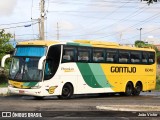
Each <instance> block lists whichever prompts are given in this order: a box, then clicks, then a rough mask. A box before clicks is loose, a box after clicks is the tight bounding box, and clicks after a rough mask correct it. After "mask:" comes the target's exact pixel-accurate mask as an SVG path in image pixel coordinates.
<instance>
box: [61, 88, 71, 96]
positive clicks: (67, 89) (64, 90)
mask: <svg viewBox="0 0 160 120" xmlns="http://www.w3.org/2000/svg"><path fill="white" fill-rule="evenodd" d="M62 91H63V95H64V96H69V94H70V89H69V88H68V87H64V88H63V90H62Z"/></svg>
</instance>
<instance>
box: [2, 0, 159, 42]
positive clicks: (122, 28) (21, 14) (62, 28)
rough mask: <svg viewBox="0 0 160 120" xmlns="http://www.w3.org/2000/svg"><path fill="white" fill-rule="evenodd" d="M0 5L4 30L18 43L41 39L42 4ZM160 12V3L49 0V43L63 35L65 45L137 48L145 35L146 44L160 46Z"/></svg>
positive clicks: (27, 0)
mask: <svg viewBox="0 0 160 120" xmlns="http://www.w3.org/2000/svg"><path fill="white" fill-rule="evenodd" d="M0 1H1V3H0V16H1V18H0V29H5V31H6V32H9V33H11V34H14V35H15V40H16V41H17V42H18V41H26V40H31V39H38V38H39V24H38V19H39V18H40V0H5V1H4V0H3V1H2V0H0ZM159 8H160V2H158V3H153V4H150V5H148V4H147V3H146V2H140V0H118V1H117V0H45V39H46V40H57V39H58V37H57V34H59V40H61V41H72V40H98V41H109V42H118V43H120V44H134V42H135V41H136V40H139V39H140V32H141V39H142V40H146V39H154V40H155V41H156V44H160V10H159ZM28 25H31V26H28ZM140 28H142V29H141V30H140ZM57 31H58V32H57Z"/></svg>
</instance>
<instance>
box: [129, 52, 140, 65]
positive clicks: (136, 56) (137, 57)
mask: <svg viewBox="0 0 160 120" xmlns="http://www.w3.org/2000/svg"><path fill="white" fill-rule="evenodd" d="M130 58H131V63H140V62H141V52H138V51H131V55H130Z"/></svg>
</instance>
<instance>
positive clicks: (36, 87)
mask: <svg viewBox="0 0 160 120" xmlns="http://www.w3.org/2000/svg"><path fill="white" fill-rule="evenodd" d="M41 87H42V86H40V85H36V86H33V87H31V89H39V88H41Z"/></svg>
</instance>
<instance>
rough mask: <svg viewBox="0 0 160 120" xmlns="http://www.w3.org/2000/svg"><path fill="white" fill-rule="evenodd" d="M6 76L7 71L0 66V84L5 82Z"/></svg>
mask: <svg viewBox="0 0 160 120" xmlns="http://www.w3.org/2000/svg"><path fill="white" fill-rule="evenodd" d="M7 76H8V75H7V72H6V71H5V70H4V69H2V68H0V84H2V83H7V79H8V77H7Z"/></svg>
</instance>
